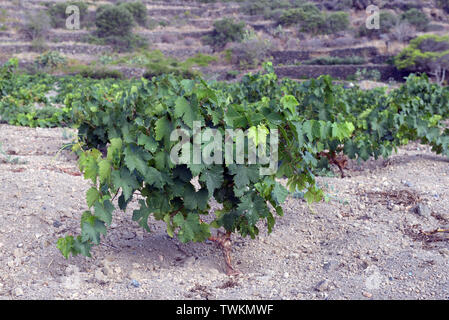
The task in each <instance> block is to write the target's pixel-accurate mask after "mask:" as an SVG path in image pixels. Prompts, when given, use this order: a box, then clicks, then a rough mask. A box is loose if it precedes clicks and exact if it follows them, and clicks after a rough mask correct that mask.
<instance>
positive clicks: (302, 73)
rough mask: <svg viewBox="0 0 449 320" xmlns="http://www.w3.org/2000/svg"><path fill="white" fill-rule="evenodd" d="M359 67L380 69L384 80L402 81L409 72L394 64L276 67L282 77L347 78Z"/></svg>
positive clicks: (368, 69) (276, 71)
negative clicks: (400, 69)
mask: <svg viewBox="0 0 449 320" xmlns="http://www.w3.org/2000/svg"><path fill="white" fill-rule="evenodd" d="M358 69H366V70H367V71H370V70H378V71H379V72H380V74H381V80H382V81H388V80H390V79H394V80H396V81H402V80H403V78H404V77H405V76H407V74H408V73H403V72H400V71H398V70H397V69H396V68H395V67H393V66H388V65H332V66H328V65H327V66H318V65H302V66H289V67H275V69H274V70H275V73H276V74H277V75H278V77H280V78H285V77H289V78H294V79H302V78H317V77H319V76H321V75H324V74H328V75H330V76H332V77H333V78H338V79H347V78H348V77H349V76H353V75H354V74H355V73H356V72H357V70H358Z"/></svg>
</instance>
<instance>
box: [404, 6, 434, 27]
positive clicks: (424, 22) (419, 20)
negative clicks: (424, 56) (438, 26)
mask: <svg viewBox="0 0 449 320" xmlns="http://www.w3.org/2000/svg"><path fill="white" fill-rule="evenodd" d="M401 19H402V20H405V21H407V22H408V23H410V24H411V25H412V26H414V27H415V28H416V30H419V31H425V30H426V29H427V26H428V25H429V23H430V20H429V18H428V17H427V16H426V14H425V13H424V12H422V11H420V10H418V9H410V10H408V11H406V12H404V13H403V14H402V15H401Z"/></svg>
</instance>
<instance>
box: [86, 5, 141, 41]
mask: <svg viewBox="0 0 449 320" xmlns="http://www.w3.org/2000/svg"><path fill="white" fill-rule="evenodd" d="M95 25H96V26H97V35H98V36H99V37H100V38H106V37H110V36H129V35H131V31H132V28H133V26H134V18H133V16H132V14H131V13H130V12H129V11H128V10H127V9H125V7H123V6H112V5H105V6H101V7H99V8H98V9H97V12H96V17H95Z"/></svg>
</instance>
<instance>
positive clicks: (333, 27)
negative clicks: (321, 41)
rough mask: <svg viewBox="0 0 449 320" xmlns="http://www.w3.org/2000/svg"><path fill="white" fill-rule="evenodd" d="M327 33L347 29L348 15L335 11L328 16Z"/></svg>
mask: <svg viewBox="0 0 449 320" xmlns="http://www.w3.org/2000/svg"><path fill="white" fill-rule="evenodd" d="M326 23H327V28H328V30H327V33H334V32H339V31H344V30H346V29H348V27H349V14H348V13H347V12H343V11H337V12H333V13H331V14H329V15H328V16H327V18H326Z"/></svg>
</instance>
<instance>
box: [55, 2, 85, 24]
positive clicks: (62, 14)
mask: <svg viewBox="0 0 449 320" xmlns="http://www.w3.org/2000/svg"><path fill="white" fill-rule="evenodd" d="M71 5H73V6H77V7H78V9H79V13H80V22H83V21H85V20H86V18H87V7H88V6H87V4H85V3H84V2H81V1H70V2H59V3H54V4H51V5H50V6H49V7H48V10H47V13H48V15H49V16H50V19H51V25H52V27H53V28H65V25H66V20H67V17H68V16H67V14H66V9H67V7H68V6H71Z"/></svg>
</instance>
